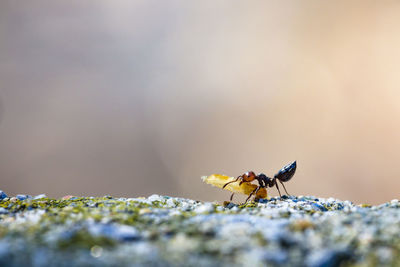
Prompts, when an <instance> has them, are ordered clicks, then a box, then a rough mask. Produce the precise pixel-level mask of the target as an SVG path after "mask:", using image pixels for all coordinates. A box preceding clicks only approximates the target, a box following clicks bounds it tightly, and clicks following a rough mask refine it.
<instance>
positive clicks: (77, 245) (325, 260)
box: [0, 195, 400, 266]
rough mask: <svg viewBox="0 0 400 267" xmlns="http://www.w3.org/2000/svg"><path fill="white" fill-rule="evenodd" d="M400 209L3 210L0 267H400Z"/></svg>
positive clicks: (40, 204) (172, 203) (30, 201)
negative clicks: (347, 266) (266, 266)
mask: <svg viewBox="0 0 400 267" xmlns="http://www.w3.org/2000/svg"><path fill="white" fill-rule="evenodd" d="M399 255H400V204H399V202H398V201H397V200H393V201H391V202H389V203H384V204H382V205H379V206H370V205H354V204H353V203H351V202H349V201H340V200H337V199H333V198H329V199H323V198H319V199H318V198H315V197H302V196H300V197H293V196H292V197H283V198H272V199H269V200H262V202H251V203H248V204H245V205H236V204H233V203H230V204H229V205H227V206H221V205H219V204H217V203H212V202H200V201H195V200H191V199H183V198H174V197H167V196H158V195H152V196H150V197H148V198H113V197H69V198H65V199H50V198H47V197H45V196H39V197H36V198H32V197H28V196H23V195H20V196H19V197H12V198H9V197H4V196H3V198H2V199H1V200H0V266H265V265H268V266H339V265H341V266H346V265H349V266H352V265H355V266H378V265H379V266H399V264H400V256H399Z"/></svg>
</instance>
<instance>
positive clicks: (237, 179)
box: [222, 176, 242, 188]
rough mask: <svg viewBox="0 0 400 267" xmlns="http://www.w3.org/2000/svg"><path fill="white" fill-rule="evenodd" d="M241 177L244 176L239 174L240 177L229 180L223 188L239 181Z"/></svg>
mask: <svg viewBox="0 0 400 267" xmlns="http://www.w3.org/2000/svg"><path fill="white" fill-rule="evenodd" d="M240 177H242V176H238V178H236V179H235V180H233V181H230V182H227V183H226V184H224V186H223V187H222V188H225V186H227V185H228V184H231V183H234V182H237V181H239V179H240Z"/></svg>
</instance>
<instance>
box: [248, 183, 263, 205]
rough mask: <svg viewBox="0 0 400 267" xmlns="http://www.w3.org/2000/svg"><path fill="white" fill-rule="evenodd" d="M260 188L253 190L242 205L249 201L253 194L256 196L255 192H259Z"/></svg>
mask: <svg viewBox="0 0 400 267" xmlns="http://www.w3.org/2000/svg"><path fill="white" fill-rule="evenodd" d="M260 188H261V187H260V186H258V187H257V188H256V189H254V190H253V191H252V192H251V193H250V195H249V197H248V198H247V199H246V201H245V202H244V203H246V202H247V201H249V199H250V198H251V196H252V195H253V194H254V193H255V194H256V195H257V192H258V190H260Z"/></svg>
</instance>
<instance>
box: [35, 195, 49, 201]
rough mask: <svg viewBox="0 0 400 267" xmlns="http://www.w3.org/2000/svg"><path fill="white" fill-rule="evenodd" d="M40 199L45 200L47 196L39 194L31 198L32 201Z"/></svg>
mask: <svg viewBox="0 0 400 267" xmlns="http://www.w3.org/2000/svg"><path fill="white" fill-rule="evenodd" d="M41 198H47V196H46V195H45V194H40V195H37V196H34V197H33V199H34V200H36V199H41Z"/></svg>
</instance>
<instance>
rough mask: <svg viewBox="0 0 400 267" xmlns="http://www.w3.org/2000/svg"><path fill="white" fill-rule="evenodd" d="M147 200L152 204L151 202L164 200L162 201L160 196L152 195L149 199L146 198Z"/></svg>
mask: <svg viewBox="0 0 400 267" xmlns="http://www.w3.org/2000/svg"><path fill="white" fill-rule="evenodd" d="M148 200H150V201H151V202H153V201H162V200H164V199H163V198H162V197H161V196H160V195H156V194H154V195H151V196H149V197H148Z"/></svg>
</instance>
